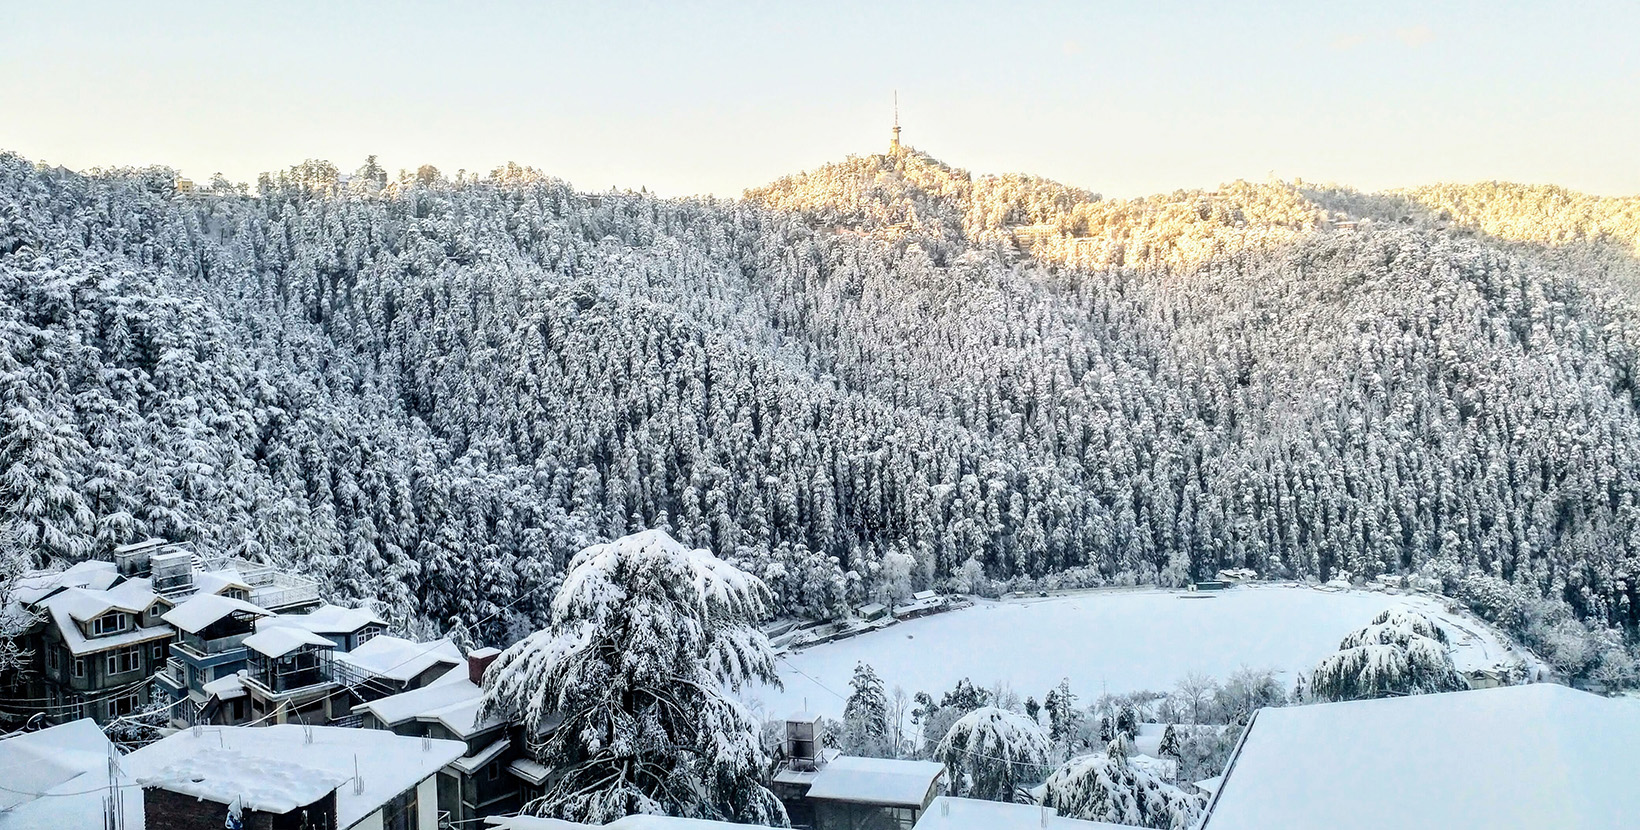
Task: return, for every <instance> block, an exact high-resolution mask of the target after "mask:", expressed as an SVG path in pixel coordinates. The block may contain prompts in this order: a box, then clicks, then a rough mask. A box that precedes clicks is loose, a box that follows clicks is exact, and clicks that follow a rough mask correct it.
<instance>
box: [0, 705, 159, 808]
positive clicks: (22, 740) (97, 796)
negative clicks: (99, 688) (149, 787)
mask: <svg viewBox="0 0 1640 830" xmlns="http://www.w3.org/2000/svg"><path fill="white" fill-rule="evenodd" d="M112 751H113V745H112V744H110V743H109V742H108V739H107V738H106V737H104V736H103V733H102V730H101V729H99V728H98V727H97V724H96V723H94V722H92V721H91V720H90V719H89V718H86V719H81V720H77V721H71V722H69V723H65V724H59V725H57V726H53V727H49V728H47V729H42V730H40V731H38V732H30V733H28V734H24V735H17V736H15V737H11V738H7V739H5V740H3V741H0V787H3V788H5V789H0V830H42V828H59V827H61V828H81V827H87V828H97V827H101V826H103V797H104V796H105V795H107V794H108V779H109V773H108V758H109V755H110V753H111V752H112ZM114 779H115V783H116V784H117V785H119V786H120V787H122V788H124V789H122V790H121V792H122V793H124V794H125V797H124V799H123V801H122V804H123V809H122V810H121V814H122V815H123V817H124V819H125V826H126V827H131V828H141V827H142V820H143V819H142V796H141V794H140V793H137V792H136V791H135V788H134V787H131V783H132V782H131V780H130V779H129V778H128V777H126V776H125V775H124V774H123V773H116V774H115V776H114Z"/></svg>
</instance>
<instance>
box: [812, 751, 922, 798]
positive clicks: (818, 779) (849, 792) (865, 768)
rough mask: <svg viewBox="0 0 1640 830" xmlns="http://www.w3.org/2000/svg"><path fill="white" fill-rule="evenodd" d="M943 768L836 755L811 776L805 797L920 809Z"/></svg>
mask: <svg viewBox="0 0 1640 830" xmlns="http://www.w3.org/2000/svg"><path fill="white" fill-rule="evenodd" d="M944 772H945V765H944V764H940V763H936V762H934V761H901V760H895V759H892V758H856V757H854V756H852V755H840V756H838V757H837V758H835V759H833V760H832V761H831V762H830V763H828V764H826V765H825V766H824V767H822V768H821V769H820V771H819V772H817V773H815V774H814V783H813V784H811V785H809V798H811V799H819V800H821V801H848V802H852V803H855V804H883V805H895V806H904V807H921V806H922V803H923V800H924V799H926V798H928V792H929V790H930V789H931V788H932V787H933V786H934V782H935V781H937V780H939V777H940V776H941V775H942V774H943V773H944Z"/></svg>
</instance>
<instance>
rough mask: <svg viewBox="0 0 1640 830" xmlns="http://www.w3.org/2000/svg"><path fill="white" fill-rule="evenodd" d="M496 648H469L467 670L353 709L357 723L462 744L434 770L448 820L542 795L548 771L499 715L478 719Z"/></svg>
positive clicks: (467, 818)
mask: <svg viewBox="0 0 1640 830" xmlns="http://www.w3.org/2000/svg"><path fill="white" fill-rule="evenodd" d="M500 653H501V652H500V651H498V650H496V649H493V648H482V649H474V650H473V651H472V652H470V653H468V655H467V661H466V668H465V670H453V671H450V672H448V673H446V674H445V675H444V676H442V677H439V678H437V679H435V680H433V681H432V682H430V683H428V684H427V685H426V686H423V687H421V688H419V689H412V690H410V691H407V692H401V693H399V694H396V695H390V696H388V697H383V698H379V699H376V700H371V701H366V702H364V703H360V704H359V705H357V706H354V707H353V712H354V713H355V714H356V715H358V716H359V718H360V725H361V726H363V727H365V728H367V729H386V730H389V731H392V732H393V733H394V734H398V735H405V736H417V737H420V736H427V737H432V738H441V739H446V740H454V741H461V742H462V743H463V744H464V745H465V746H466V752H465V753H464V754H463V755H462V757H460V758H457V759H456V760H454V761H451V762H450V765H449V766H447V767H445V768H444V769H443V770H441V771H440V774H439V793H440V801H441V803H444V804H446V805H448V809H449V810H450V817H451V819H452V820H453V821H467V822H471V821H475V820H476V819H478V818H480V817H483V816H487V815H494V814H496V813H503V812H516V811H517V810H518V808H519V807H522V806H523V805H524V803H525V802H526V801H528V800H530V799H533V798H535V797H537V796H539V795H540V794H541V787H542V785H544V784H545V782H546V770H545V768H543V767H541V765H540V764H537V763H535V762H534V761H532V760H530V759H528V758H527V757H525V756H524V753H523V746H522V741H521V740H519V739H518V738H517V736H515V735H513V734H511V732H512V728H511V727H510V725H509V724H508V723H507V722H506V721H504V720H502V719H500V718H498V717H485V718H481V717H479V711H480V709H481V707H482V704H483V700H484V688H483V683H484V672H485V670H486V669H488V668H489V666H490V663H491V662H493V661H494V660H495V658H496V656H497V655H499V654H500Z"/></svg>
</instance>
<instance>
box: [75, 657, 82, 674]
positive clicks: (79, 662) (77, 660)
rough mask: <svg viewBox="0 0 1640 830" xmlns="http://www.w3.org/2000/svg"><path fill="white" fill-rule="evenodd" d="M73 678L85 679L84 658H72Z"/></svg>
mask: <svg viewBox="0 0 1640 830" xmlns="http://www.w3.org/2000/svg"><path fill="white" fill-rule="evenodd" d="M74 676H75V677H85V658H84V657H76V658H74Z"/></svg>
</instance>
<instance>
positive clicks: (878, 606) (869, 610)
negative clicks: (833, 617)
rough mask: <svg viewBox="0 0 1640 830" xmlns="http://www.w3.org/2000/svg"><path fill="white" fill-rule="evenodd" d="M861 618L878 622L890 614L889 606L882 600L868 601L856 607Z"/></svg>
mask: <svg viewBox="0 0 1640 830" xmlns="http://www.w3.org/2000/svg"><path fill="white" fill-rule="evenodd" d="M855 611H856V612H857V613H858V614H859V615H860V619H862V620H865V621H866V622H876V621H878V620H881V619H884V618H886V617H887V616H888V606H886V605H883V604H882V603H880V602H872V603H867V604H865V605H862V606H860V607H859V608H857V609H855Z"/></svg>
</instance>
